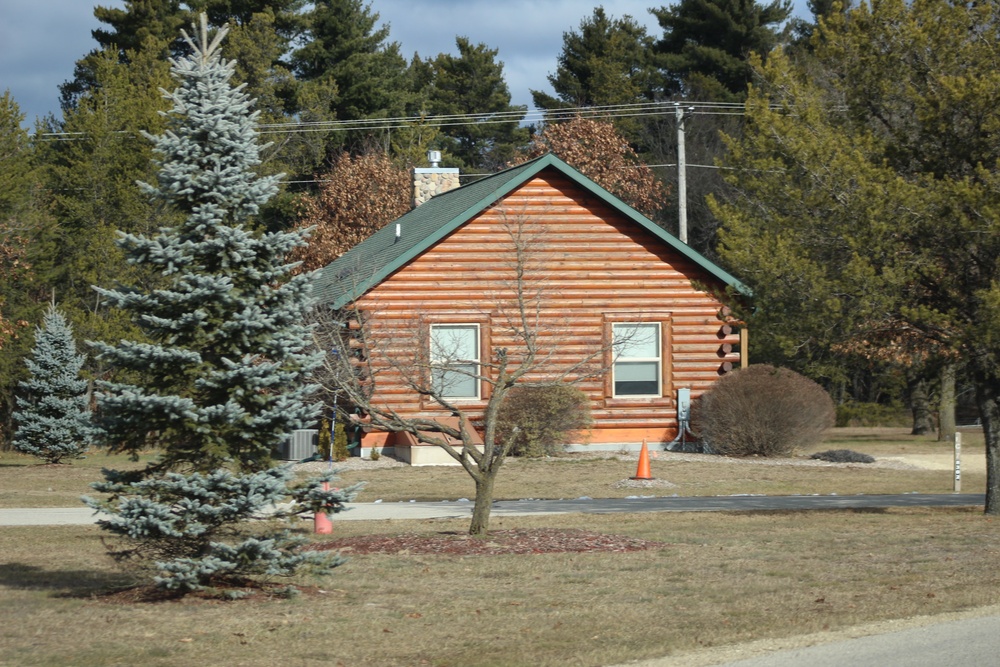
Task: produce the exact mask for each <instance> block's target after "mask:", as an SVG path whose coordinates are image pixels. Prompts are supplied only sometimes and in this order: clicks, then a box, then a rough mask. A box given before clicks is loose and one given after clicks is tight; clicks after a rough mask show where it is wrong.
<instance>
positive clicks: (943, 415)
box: [937, 362, 956, 441]
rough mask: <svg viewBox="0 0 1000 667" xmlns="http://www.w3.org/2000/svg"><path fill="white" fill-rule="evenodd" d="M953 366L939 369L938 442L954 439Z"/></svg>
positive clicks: (947, 364) (947, 363) (946, 365)
mask: <svg viewBox="0 0 1000 667" xmlns="http://www.w3.org/2000/svg"><path fill="white" fill-rule="evenodd" d="M955 428H956V427H955V364H953V363H950V362H946V363H945V364H944V365H943V366H942V367H941V404H940V405H939V406H938V438H937V439H938V441H950V440H953V439H954V438H955Z"/></svg>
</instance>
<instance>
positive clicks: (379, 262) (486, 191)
mask: <svg viewBox="0 0 1000 667" xmlns="http://www.w3.org/2000/svg"><path fill="white" fill-rule="evenodd" d="M549 168H551V169H555V170H557V171H558V172H560V173H561V174H563V175H565V176H567V177H568V178H569V179H570V180H572V181H573V182H574V183H576V184H577V185H579V186H581V187H582V188H584V189H585V190H587V191H589V192H590V193H591V194H593V195H595V196H597V197H598V198H599V199H601V200H602V201H603V202H605V203H606V204H608V205H609V206H611V207H612V208H614V209H615V210H617V211H619V212H621V213H622V214H624V215H625V216H626V218H628V219H629V220H630V221H631V222H633V223H635V224H637V225H639V226H640V227H642V228H644V229H646V230H647V231H649V232H650V233H652V234H653V235H654V236H655V237H656V238H658V239H659V240H660V241H662V242H664V243H665V244H666V245H667V246H669V247H670V248H672V249H673V250H675V251H676V252H678V253H679V254H681V255H683V256H684V257H686V258H688V259H690V260H691V261H693V262H694V263H695V264H696V265H698V266H700V267H701V268H703V269H704V270H705V271H707V272H708V273H709V274H710V275H712V276H714V277H715V278H717V279H718V280H720V281H721V282H723V283H724V284H726V285H728V286H730V287H733V288H734V289H736V290H738V291H740V292H743V293H749V290H748V289H747V288H746V287H745V286H744V285H743V284H742V283H741V282H740V281H739V280H737V279H736V278H735V277H733V276H732V275H731V274H729V273H728V272H727V271H725V270H723V269H722V268H720V267H719V266H717V265H716V264H714V263H712V262H710V261H709V260H708V259H706V258H705V257H704V256H702V255H701V254H700V253H698V252H697V251H695V250H693V249H692V248H691V247H689V246H688V245H687V244H685V243H681V242H680V241H679V240H678V239H677V238H676V237H674V236H673V235H671V234H669V233H668V232H667V231H666V230H664V229H663V228H662V227H660V226H659V225H657V224H656V223H654V222H653V221H652V220H650V219H649V218H647V217H645V216H644V215H642V214H641V213H639V212H638V211H636V210H635V209H633V208H632V207H631V206H629V205H627V204H626V203H625V202H623V201H622V200H620V199H619V198H618V197H615V196H614V195H613V194H611V193H610V192H608V191H607V190H605V189H604V188H602V187H601V186H599V185H598V184H597V183H595V182H594V181H592V180H590V179H589V178H587V177H586V176H584V175H583V174H581V173H580V172H579V171H577V170H576V169H574V168H573V167H571V166H570V165H568V164H567V163H566V162H564V161H563V160H561V159H559V158H558V157H556V156H555V155H553V154H551V153H548V154H546V155H543V156H541V157H539V158H536V159H534V160H531V161H529V162H525V163H523V164H520V165H518V166H516V167H512V168H510V169H505V170H504V171H501V172H498V173H496V174H492V175H490V176H487V177H485V178H482V179H480V180H478V181H476V182H475V183H470V184H469V185H465V186H462V187H460V188H457V189H455V190H451V191H448V192H445V193H443V194H440V195H438V196H436V197H434V198H432V199H431V200H429V201H428V202H426V203H424V204H422V205H420V206H418V207H417V208H415V209H413V210H412V211H410V212H409V213H406V214H405V215H403V216H402V217H400V218H398V219H397V220H396V221H395V222H392V223H390V224H388V225H386V226H385V227H383V228H382V229H380V230H378V231H377V232H375V233H374V234H372V235H371V236H369V237H368V238H367V239H365V240H364V241H362V242H361V243H359V244H358V245H356V246H354V247H353V248H351V249H350V250H348V251H347V252H346V253H344V254H343V255H341V256H340V257H338V258H337V259H336V260H334V261H333V262H331V263H330V264H328V265H327V266H326V267H324V268H323V269H320V270H319V272H318V275H317V276H316V279H315V281H314V283H313V295H314V296H315V297H316V298H317V300H318V301H319V302H320V303H328V304H330V305H331V307H332V308H335V309H339V308H343V307H345V306H346V305H347V304H348V303H350V302H351V301H353V300H355V299H357V298H358V297H360V296H361V295H363V294H365V293H366V292H367V291H368V290H370V289H372V288H373V287H375V286H377V285H378V284H379V283H381V282H382V281H383V280H385V279H386V278H388V277H389V276H390V275H392V274H393V273H394V272H395V271H397V270H398V269H400V268H401V267H403V266H405V265H406V264H407V263H408V262H410V261H411V260H413V259H414V258H416V257H418V256H419V255H420V254H421V253H423V252H424V251H426V250H427V249H429V248H431V247H433V246H434V245H435V244H437V243H438V242H439V241H441V240H442V239H443V238H445V237H446V236H448V235H449V234H451V233H452V232H454V231H455V230H456V229H458V228H459V227H461V226H462V225H463V224H465V223H466V222H468V221H469V220H471V219H472V218H473V217H475V216H476V215H478V214H479V213H481V212H483V211H484V210H486V209H487V208H489V207H490V206H492V205H493V204H495V203H496V202H498V201H499V200H501V199H502V198H503V197H504V196H506V195H507V194H509V193H510V192H512V191H513V190H515V189H516V188H518V187H520V186H521V185H523V184H524V183H526V182H528V181H529V180H530V179H532V178H534V177H535V176H536V175H537V174H538V173H539V172H541V171H542V170H544V169H549ZM397 230H398V232H397Z"/></svg>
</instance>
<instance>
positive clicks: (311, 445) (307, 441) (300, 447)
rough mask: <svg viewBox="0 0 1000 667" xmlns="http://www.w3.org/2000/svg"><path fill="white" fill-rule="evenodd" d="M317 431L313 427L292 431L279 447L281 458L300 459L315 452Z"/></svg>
mask: <svg viewBox="0 0 1000 667" xmlns="http://www.w3.org/2000/svg"><path fill="white" fill-rule="evenodd" d="M318 438H319V431H318V430H317V429H314V428H303V429H299V430H297V431H292V433H291V435H289V436H288V440H286V441H285V444H284V446H283V447H282V448H281V452H280V454H281V458H282V460H284V461H301V460H302V459H307V458H309V457H310V456H312V455H313V454H315V453H316V441H317V440H318Z"/></svg>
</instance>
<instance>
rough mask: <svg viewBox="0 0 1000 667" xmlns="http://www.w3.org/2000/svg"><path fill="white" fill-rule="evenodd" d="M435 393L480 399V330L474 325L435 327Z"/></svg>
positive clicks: (432, 346)
mask: <svg viewBox="0 0 1000 667" xmlns="http://www.w3.org/2000/svg"><path fill="white" fill-rule="evenodd" d="M431 361H432V363H434V364H436V366H435V367H434V368H432V369H431V382H432V383H433V386H434V390H435V391H436V392H437V393H438V394H440V395H441V396H443V397H446V398H478V397H479V380H478V379H477V378H476V375H478V373H479V364H478V363H477V362H478V361H479V327H477V326H476V325H474V324H436V325H433V326H431ZM470 362H472V363H470Z"/></svg>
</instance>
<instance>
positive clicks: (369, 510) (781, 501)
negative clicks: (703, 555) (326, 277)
mask: <svg viewBox="0 0 1000 667" xmlns="http://www.w3.org/2000/svg"><path fill="white" fill-rule="evenodd" d="M983 503H984V497H983V496H982V495H980V494H968V493H967V494H935V493H909V494H902V495H882V496H874V495H872V496H683V497H682V496H671V497H655V498H640V497H635V498H577V499H574V500H501V501H498V502H495V503H493V515H494V516H517V515H524V514H562V513H571V512H578V513H591V514H607V513H610V512H746V511H781V510H833V509H878V508H885V507H967V506H974V505H982V504H983ZM348 508H349V510H348V511H346V512H342V513H340V514H338V515H337V516H336V519H335V520H337V521H373V520H374V521H378V520H387V519H467V518H469V517H471V516H472V503H471V502H469V501H442V502H436V503H427V502H420V503H417V502H394V503H378V502H376V503H350V504H348ZM96 520H97V517H96V516H95V515H94V512H93V510H91V509H90V508H87V507H50V508H13V509H0V526H43V525H49V526H55V525H80V524H88V523H94V522H95V521H96Z"/></svg>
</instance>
